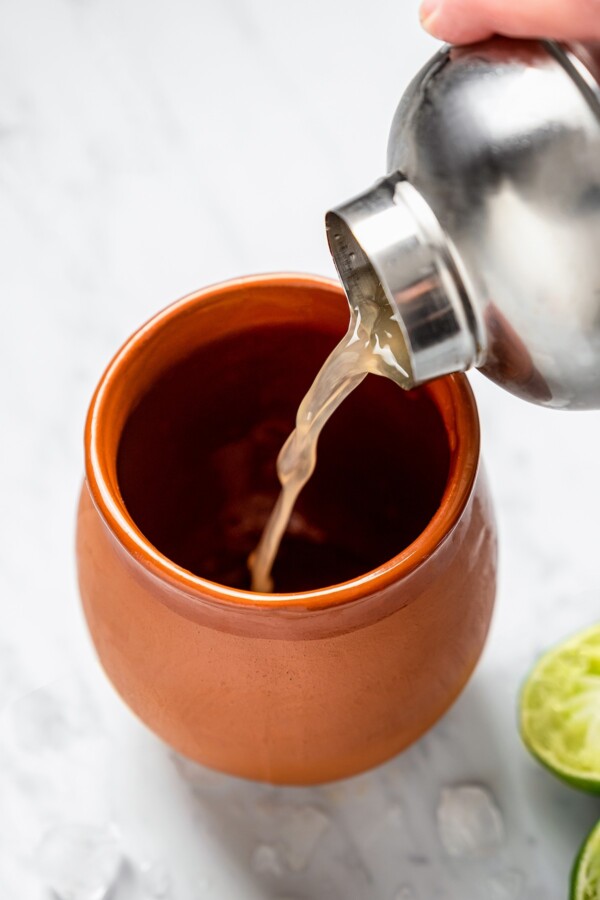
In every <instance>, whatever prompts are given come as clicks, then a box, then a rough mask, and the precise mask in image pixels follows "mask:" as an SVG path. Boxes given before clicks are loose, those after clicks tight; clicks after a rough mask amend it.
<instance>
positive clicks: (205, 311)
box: [77, 275, 496, 784]
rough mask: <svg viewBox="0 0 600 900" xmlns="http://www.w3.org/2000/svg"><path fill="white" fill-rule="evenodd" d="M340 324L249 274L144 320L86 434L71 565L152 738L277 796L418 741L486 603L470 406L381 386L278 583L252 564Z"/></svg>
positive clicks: (293, 282)
mask: <svg viewBox="0 0 600 900" xmlns="http://www.w3.org/2000/svg"><path fill="white" fill-rule="evenodd" d="M347 322H348V310H347V304H346V300H345V298H344V295H343V293H342V291H341V289H340V288H339V287H338V286H337V285H336V284H334V283H333V282H330V281H328V280H326V279H322V278H317V277H309V276H300V275H273V276H257V277H250V278H242V279H238V280H235V281H230V282H228V283H226V284H221V285H217V286H216V287H209V288H206V289H204V290H201V291H198V292H197V293H194V294H191V295H190V296H188V297H185V298H184V299H182V300H180V301H178V302H177V303H175V304H173V305H172V306H169V307H167V308H166V309H165V310H164V311H162V312H161V313H159V314H158V315H156V316H155V317H154V318H153V319H151V320H150V321H149V322H148V323H147V324H146V325H144V326H143V327H142V328H140V330H139V331H137V332H136V333H135V334H134V335H133V336H132V337H131V338H130V339H129V340H128V341H127V342H126V343H125V344H124V346H123V347H122V348H121V350H119V352H118V353H117V355H116V356H115V357H114V359H113V360H112V362H111V363H110V365H109V366H108V368H107V370H106V371H105V373H104V374H103V376H102V378H101V379H100V383H99V385H98V387H97V389H96V392H95V394H94V397H93V399H92V402H91V406H90V410H89V414H88V418H87V424H86V430H85V468H86V479H85V483H84V486H83V490H82V494H81V501H80V508H79V516H78V526H77V562H78V572H79V583H80V591H81V598H82V601H83V606H84V610H85V615H86V618H87V622H88V625H89V629H90V632H91V635H92V638H93V641H94V644H95V647H96V650H97V653H98V656H99V658H100V661H101V663H102V665H103V667H104V669H105V670H106V673H107V675H108V677H109V678H110V680H111V681H112V683H113V684H114V686H115V688H116V689H117V691H118V692H119V694H120V695H121V696H122V698H123V699H124V700H125V702H126V703H127V704H128V705H129V706H130V708H131V709H132V710H133V711H134V713H136V714H137V715H138V716H139V718H140V719H142V721H144V722H145V723H146V724H147V725H148V726H149V727H150V728H151V729H152V730H153V731H154V732H155V733H156V734H157V735H159V736H160V737H162V738H163V739H164V740H165V741H166V742H167V743H168V744H170V745H171V746H172V747H174V748H175V749H176V750H178V751H179V752H180V753H182V754H184V755H185V756H187V757H189V758H191V759H193V760H196V761H197V762H200V763H202V764H204V765H207V766H211V767H213V768H215V769H219V770H222V771H224V772H229V773H231V774H234V775H238V776H243V777H246V778H252V779H258V780H263V781H268V782H272V783H278V784H314V783H319V782H324V781H328V780H332V779H337V778H342V777H346V776H350V775H353V774H354V773H357V772H360V771H362V770H365V769H367V768H369V767H371V766H375V765H376V764H378V763H380V762H382V761H384V760H386V759H388V758H389V757H391V756H393V755H394V754H396V753H398V752H399V751H401V750H402V749H403V748H405V747H407V746H408V745H409V744H410V743H411V742H413V741H415V740H416V739H417V738H418V737H419V736H420V735H422V734H423V733H424V732H425V731H426V730H427V729H428V728H430V727H431V726H432V725H433V723H434V722H435V721H436V720H437V719H438V718H439V717H440V716H441V715H442V714H443V713H444V711H445V710H446V709H447V708H448V707H449V706H450V704H451V703H452V702H453V701H454V699H455V698H456V697H457V696H458V694H459V693H460V692H461V690H462V689H463V687H464V686H465V684H466V682H467V680H468V679H469V677H470V675H471V673H472V671H473V669H474V667H475V664H476V662H477V660H478V658H479V656H480V653H481V651H482V648H483V645H484V641H485V638H486V634H487V631H488V626H489V622H490V617H491V614H492V607H493V602H494V595H495V587H496V536H495V526H494V519H493V513H492V509H491V505H490V500H489V496H488V490H487V486H486V480H485V476H484V473H483V471H482V468H481V462H480V445H479V424H478V417H477V410H476V406H475V401H474V398H473V395H472V392H471V389H470V387H469V384H468V381H467V379H466V378H465V377H464V376H463V375H454V376H449V377H445V378H442V379H440V380H438V381H435V382H433V383H431V384H429V385H426V386H424V387H421V388H418V389H416V390H415V391H411V392H409V393H405V392H403V391H402V390H401V389H400V388H399V387H397V386H396V385H394V384H392V383H391V382H389V381H387V380H386V379H383V378H378V377H377V376H369V377H368V378H367V379H366V380H365V381H364V382H363V384H362V385H361V386H360V387H359V388H358V389H357V390H356V391H355V392H354V394H353V395H352V396H351V397H350V398H349V399H348V400H347V401H346V402H345V403H344V404H343V405H342V407H340V409H339V411H338V412H337V413H336V414H335V415H334V416H333V417H332V419H331V420H330V422H329V423H328V425H327V427H326V429H325V430H324V432H323V434H322V437H321V443H320V446H319V457H318V463H317V469H316V472H315V475H314V476H313V479H312V480H311V482H310V483H309V485H308V486H307V488H306V489H305V491H304V493H303V495H302V497H301V499H300V501H299V503H298V507H297V509H296V511H295V512H294V515H293V517H292V521H291V523H290V528H289V532H288V535H287V536H286V538H285V541H284V545H283V546H282V550H281V553H280V556H279V558H278V560H277V564H276V566H275V570H274V577H275V584H276V590H277V593H275V594H272V595H261V594H257V593H252V592H251V591H250V590H249V581H248V574H247V567H246V558H247V555H248V553H249V552H251V550H252V549H253V547H254V546H255V545H256V542H257V540H258V537H259V535H260V531H261V528H262V526H263V525H264V522H265V520H266V517H267V515H268V513H269V511H270V508H271V506H272V503H273V501H274V499H275V497H276V494H277V489H278V485H277V480H276V475H275V458H276V455H277V451H278V449H279V447H280V446H281V444H282V443H283V441H284V439H285V438H286V436H287V434H288V433H289V431H290V430H291V428H292V424H293V421H294V415H295V412H296V408H297V406H298V403H299V401H300V399H301V398H302V396H303V394H304V392H305V391H306V389H307V388H308V386H309V385H310V383H311V381H312V379H313V378H314V375H315V374H316V372H317V370H318V368H319V366H320V365H321V363H322V362H323V360H324V359H325V356H326V354H327V352H328V351H329V350H331V349H332V348H333V346H334V345H335V343H336V342H337V341H338V340H339V339H340V337H341V335H342V334H343V333H344V330H345V328H346V327H347Z"/></svg>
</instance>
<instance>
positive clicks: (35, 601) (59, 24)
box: [0, 0, 600, 900]
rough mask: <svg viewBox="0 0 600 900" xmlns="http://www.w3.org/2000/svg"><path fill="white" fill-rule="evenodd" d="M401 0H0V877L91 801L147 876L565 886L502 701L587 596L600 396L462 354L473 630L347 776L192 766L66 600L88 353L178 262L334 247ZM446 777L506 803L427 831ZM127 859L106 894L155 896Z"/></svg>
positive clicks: (170, 287) (367, 143)
mask: <svg viewBox="0 0 600 900" xmlns="http://www.w3.org/2000/svg"><path fill="white" fill-rule="evenodd" d="M415 6H416V4H415V3H413V2H409V0H371V2H366V0H363V2H359V0H303V2H300V0H286V2H276V0H262V2H261V0H227V2H223V0H221V2H219V0H193V2H192V0H189V2H187V0H170V2H168V3H167V2H166V0H165V2H160V0H146V2H142V0H128V2H118V0H28V2H20V0H4V2H3V3H2V19H1V21H2V28H1V29H0V84H1V86H2V87H1V90H0V237H1V242H0V246H1V260H0V285H1V296H2V300H1V304H2V307H1V309H2V327H1V329H0V342H1V343H0V366H1V371H2V388H1V390H0V404H1V422H2V440H1V442H0V454H1V457H0V458H1V462H2V464H1V467H0V497H1V510H2V513H1V517H0V528H1V540H0V612H1V620H0V621H1V626H0V708H1V710H2V712H1V717H0V897H1V898H2V900H43V898H47V897H48V896H49V894H48V892H47V891H46V890H45V889H44V887H43V885H42V884H41V881H40V879H39V877H38V875H37V873H36V867H35V862H34V860H35V846H36V845H37V843H38V841H39V840H40V838H41V837H42V835H43V834H44V833H45V832H46V830H47V829H48V828H49V827H52V826H53V825H56V824H59V825H60V824H61V823H62V824H69V823H75V824H77V823H87V824H91V825H100V826H102V825H105V824H109V823H113V824H114V825H115V826H116V827H117V828H118V829H119V832H120V835H121V838H120V839H121V841H122V844H123V847H124V850H125V851H126V853H127V854H128V856H129V857H130V858H131V859H132V860H133V861H134V863H135V864H137V863H140V862H144V861H146V862H147V861H156V862H157V863H158V864H160V865H164V866H165V867H166V868H167V870H168V873H169V877H170V887H169V896H170V897H171V898H172V900H200V898H217V900H254V898H296V900H301V898H311V900H330V898H331V900H336V898H340V900H362V898H368V900H395V898H396V897H407V898H408V897H413V896H414V898H416V900H438V898H439V900H441V898H447V900H482V898H484V900H487V898H490V900H494V898H500V900H502V898H504V900H515V898H517V897H519V898H535V900H538V898H539V900H561V898H564V897H565V896H566V884H567V877H568V870H569V867H570V864H571V861H572V859H573V856H574V854H575V851H576V849H577V847H578V845H579V843H580V842H581V840H582V838H583V836H584V834H585V833H586V831H587V830H588V828H589V827H590V826H591V825H592V823H593V822H594V821H595V820H596V818H597V817H598V816H600V802H599V801H598V799H594V798H590V797H587V796H583V795H580V794H577V793H575V792H573V791H571V790H569V789H568V788H566V787H563V786H562V785H561V784H559V783H557V782H556V781H554V780H553V779H552V777H551V776H550V775H548V774H547V773H545V772H544V771H542V770H541V769H540V768H538V767H537V766H536V764H535V763H534V762H533V761H532V760H531V759H530V758H529V756H528V755H527V754H526V752H525V751H524V750H523V749H522V747H521V744H520V741H519V738H518V736H517V731H516V725H515V708H516V695H517V690H518V686H519V683H520V681H521V679H522V677H523V675H524V673H525V672H526V671H527V669H528V667H529V666H530V665H531V663H532V661H533V659H534V658H535V655H536V654H537V653H538V651H540V650H541V649H542V648H544V647H545V646H547V645H548V644H549V643H551V642H553V641H555V640H557V639H559V638H561V637H562V636H564V635H566V634H568V633H569V632H572V631H574V630H577V629H578V628H579V627H582V626H585V625H587V624H589V623H590V622H592V621H593V620H594V619H595V618H598V614H599V612H600V552H599V536H600V525H599V521H598V518H599V517H598V508H599V501H600V472H599V467H598V453H599V447H600V414H592V413H589V414H579V415H575V414H561V413H550V412H544V411H540V410H536V409H534V408H531V407H528V406H526V405H524V404H522V403H520V402H518V401H516V400H514V399H512V398H511V397H509V396H504V395H503V394H502V393H501V392H500V391H499V390H497V389H496V388H494V387H493V386H491V385H488V384H487V383H484V381H483V379H481V378H479V377H477V376H476V377H474V378H473V383H474V385H475V388H476V391H477V394H478V399H479V403H480V409H481V417H482V422H483V433H484V445H485V455H486V459H487V466H488V471H489V474H490V478H491V483H492V488H493V492H494V497H495V502H496V508H497V513H498V519H499V526H500V540H501V552H502V555H501V583H500V591H499V597H498V606H497V613H496V616H495V620H494V624H493V628H492V633H491V636H490V640H489V644H488V646H487V649H486V652H485V655H484V658H483V660H482V662H481V664H480V666H479V668H478V670H477V672H476V675H475V677H474V678H473V680H472V682H471V684H470V686H469V688H468V689H467V691H466V692H465V694H464V695H463V696H462V697H461V699H460V700H459V701H458V702H457V704H456V705H455V707H454V708H453V709H452V710H451V711H450V713H449V714H448V715H447V716H446V717H445V718H444V720H443V721H442V722H440V724H439V725H438V726H437V727H436V728H435V729H434V730H433V731H432V732H431V733H430V734H428V735H427V736H426V737H425V738H424V739H423V740H422V741H421V742H420V743H419V744H418V745H417V746H415V747H413V748H412V749H411V750H409V751H408V752H406V753H405V754H404V755H402V756H401V757H399V758H398V759H395V760H393V761H392V762H390V763H389V764H387V765H386V766H383V767H382V768H381V769H379V770H377V771H374V772H371V773H368V774H366V775H364V776H361V777H359V778H356V779H353V780H351V781H349V782H346V783H342V784H338V785H334V786H329V787H323V788H318V789H311V790H275V789H272V788H269V787H265V786H256V785H253V784H249V783H244V782H239V781H236V780H234V779H229V778H227V777H224V776H220V775H215V774H212V773H210V772H205V771H202V770H199V769H192V770H190V768H189V767H186V766H185V765H183V764H182V762H181V761H179V760H176V759H175V758H174V757H173V755H172V754H171V753H170V752H169V750H168V749H167V748H165V747H164V746H162V745H161V744H160V743H159V742H158V741H157V740H156V739H155V738H154V737H153V736H152V735H151V734H149V733H148V732H147V731H146V730H145V729H144V727H143V726H141V725H140V724H139V723H138V722H137V721H136V720H135V719H134V718H133V717H132V715H131V714H130V713H129V712H128V711H127V710H126V709H125V708H124V707H123V705H122V704H121V702H120V701H119V700H118V699H117V697H116V696H115V695H114V694H113V692H112V689H111V688H110V687H109V686H108V685H107V684H106V681H105V679H104V677H103V675H102V673H101V671H100V669H99V667H98V665H97V663H96V661H95V658H94V656H93V652H92V649H91V646H90V643H89V640H88V637H87V634H86V631H85V627H84V624H83V621H82V617H81V613H80V610H79V605H78V599H77V593H76V587H75V578H74V563H73V552H72V543H73V524H74V512H75V503H76V496H77V491H78V487H79V481H80V477H81V471H82V451H81V431H82V424H83V419H84V414H85V410H86V405H87V402H88V399H89V397H90V394H91V391H92V389H93V386H94V384H95V382H96V380H97V378H98V376H99V374H100V372H101V369H102V367H103V365H104V364H105V362H106V361H107V359H108V357H109V356H110V354H112V352H113V351H114V350H115V349H116V347H117V346H118V345H119V344H120V343H121V341H122V340H123V339H124V338H125V337H126V336H127V335H128V334H129V333H130V332H131V331H132V330H133V328H134V327H135V326H137V325H138V324H139V323H140V322H141V321H142V320H144V319H145V318H147V317H148V316H150V315H151V314H152V313H153V312H154V311H156V310H157V309H158V308H159V307H161V306H163V305H165V304H166V303H167V302H169V301H170V300H172V299H175V298H176V297H178V296H179V295H181V294H183V293H185V292H187V291H189V290H191V289H193V288H196V287H199V286H201V285H204V284H207V283H210V282H214V281H217V280H220V279H224V278H227V277H230V276H235V275H240V274H245V273H248V272H258V271H268V270H281V269H288V270H289V269H292V270H294V269H296V270H305V271H315V272H322V273H327V274H332V265H331V262H330V260H329V258H328V252H327V249H326V243H325V239H324V233H323V226H322V216H323V212H324V210H325V209H326V208H327V207H328V206H329V205H331V204H333V203H336V202H339V201H341V200H344V199H346V198H347V197H348V196H350V195H352V194H353V193H354V192H355V191H357V190H359V189H362V188H363V187H365V186H366V185H367V184H368V183H370V182H371V181H372V180H374V179H375V178H376V177H377V176H378V175H380V174H383V163H384V157H385V144H386V136H387V128H388V124H389V121H390V118H391V115H392V113H393V110H394V107H395V103H396V101H397V99H398V97H399V95H400V92H401V90H402V88H403V86H404V85H405V84H406V82H407V80H408V79H409V77H410V75H411V73H412V72H413V71H414V70H415V69H416V67H417V66H418V65H419V64H420V63H421V62H423V61H424V60H425V59H426V57H427V55H428V54H429V52H430V51H431V50H432V49H433V43H432V42H431V41H429V39H427V38H426V37H425V36H423V35H422V34H421V33H420V31H419V28H418V26H417V22H416V9H415ZM462 782H478V783H481V782H483V783H484V784H486V785H488V786H489V787H490V789H491V790H492V791H493V793H494V795H495V797H496V799H497V802H498V805H499V807H500V809H501V811H502V814H503V817H504V822H505V830H506V835H505V840H504V843H503V844H502V845H501V846H500V847H499V848H498V849H497V850H496V851H494V852H492V853H491V855H490V856H488V857H487V858H485V859H482V860H480V861H479V860H476V861H473V860H463V859H453V858H450V857H448V856H447V855H446V854H445V852H444V850H443V847H442V845H441V843H440V839H439V837H438V833H437V830H436V826H435V809H436V806H437V803H438V799H439V794H440V791H441V789H442V788H443V787H444V786H447V785H452V784H456V783H462ZM313 844H314V846H312V845H313ZM263 845H265V846H267V848H268V847H272V846H274V847H275V851H274V852H273V851H271V850H269V849H265V846H263ZM134 863H132V864H131V865H130V868H129V872H128V877H127V878H125V880H124V882H123V883H122V884H121V886H120V887H119V889H118V890H117V891H116V892H115V893H114V895H113V896H114V898H116V900H132V898H142V900H143V898H146V900H147V898H149V897H150V896H151V892H150V891H149V889H143V888H142V887H141V885H140V883H139V879H137V881H136V877H135V870H134ZM126 874H127V873H126ZM404 888H406V890H404V891H403V889H404ZM409 888H410V889H412V893H411V891H410V890H409Z"/></svg>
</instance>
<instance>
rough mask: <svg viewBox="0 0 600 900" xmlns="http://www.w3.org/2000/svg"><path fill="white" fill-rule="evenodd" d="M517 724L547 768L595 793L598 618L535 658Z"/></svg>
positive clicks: (599, 719)
mask: <svg viewBox="0 0 600 900" xmlns="http://www.w3.org/2000/svg"><path fill="white" fill-rule="evenodd" d="M520 728H521V736H522V738H523V741H524V742H525V745H526V746H527V747H528V749H529V750H530V751H531V753H533V755H534V756H535V757H536V758H537V759H538V760H539V761H540V762H541V763H543V765H545V766H546V767H547V768H548V769H550V771H551V772H553V773H554V774H555V775H556V776H558V777H559V778H561V779H562V780H563V781H566V782H567V783H568V784H570V785H572V786H574V787H577V788H581V789H582V790H585V791H590V792H593V793H600V624H598V625H594V626H593V627H592V628H588V629H586V630H585V631H583V632H580V633H579V634H576V635H574V636H573V637H571V638H569V639H568V640H567V641H564V643H562V644H559V645H558V646H557V647H554V648H552V649H551V650H549V651H548V652H547V653H545V654H544V655H543V656H542V657H541V659H540V660H539V661H538V662H537V664H536V666H535V667H534V669H533V671H532V672H531V674H530V675H529V677H528V678H527V681H526V682H525V686H524V688H523V692H522V695H521V710H520ZM581 896H582V897H586V898H587V895H585V894H582V895H581ZM589 896H590V897H592V896H593V897H596V895H595V894H593V895H589ZM598 896H599V898H600V895H598Z"/></svg>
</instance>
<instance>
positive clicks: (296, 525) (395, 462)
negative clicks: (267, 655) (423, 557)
mask: <svg viewBox="0 0 600 900" xmlns="http://www.w3.org/2000/svg"><path fill="white" fill-rule="evenodd" d="M338 339H339V335H338V336H336V335H331V334H324V333H320V332H317V331H307V330H306V329H302V328H298V327H289V326H286V327H283V326H277V327H276V326H274V327H272V328H261V329H257V330H256V331H253V332H245V333H243V334H241V335H240V334H237V335H234V336H232V337H231V338H228V339H226V340H223V341H221V342H219V343H215V344H212V345H211V346H209V347H207V348H202V349H200V350H198V351H197V352H195V353H193V354H191V355H190V356H189V357H188V358H187V359H186V360H184V361H182V362H180V363H178V364H176V365H174V366H173V367H172V368H171V369H169V370H168V372H167V373H166V374H164V375H163V376H162V377H161V378H160V379H159V380H158V381H157V382H156V383H155V384H154V385H153V387H152V388H151V389H150V390H149V391H148V393H147V394H146V395H145V396H144V397H143V398H142V400H141V401H140V402H139V404H138V405H137V407H136V408H135V409H134V410H133V411H132V412H131V414H130V415H129V418H128V420H127V422H126V424H125V428H124V431H123V435H122V438H121V442H120V446H119V453H118V460H117V472H118V480H119V487H120V490H121V494H122V496H123V500H124V502H125V504H126V506H127V508H128V511H129V514H130V515H131V517H132V519H133V520H134V522H135V523H136V525H137V526H138V528H139V529H140V530H141V531H142V533H143V534H144V535H145V537H146V538H147V539H148V540H149V541H150V542H151V543H152V544H153V545H154V546H155V547H156V548H157V549H158V550H159V551H160V552H161V553H162V554H164V555H165V556H167V557H168V558H169V559H171V560H172V561H173V562H175V563H176V564H177V565H179V566H181V567H182V568H184V569H188V570H189V571H190V572H193V573H194V574H196V575H200V576H201V577H203V578H207V579H209V580H210V581H215V582H218V583H219V584H224V585H227V586H229V587H235V588H242V589H249V588H250V575H249V572H248V565H247V559H248V555H249V554H250V553H251V552H252V551H253V550H254V549H255V547H256V545H257V543H258V541H259V539H260V536H261V534H262V531H263V528H264V526H265V523H266V521H267V519H268V517H269V514H270V512H271V510H272V508H273V504H274V502H275V500H276V499H277V496H278V494H279V488H280V485H279V481H278V479H277V475H276V470H275V462H276V459H277V454H278V452H279V450H280V448H281V446H282V444H283V443H284V441H285V440H286V438H287V437H288V435H289V434H290V431H291V430H292V428H293V426H294V420H295V416H296V412H297V409H298V405H299V403H300V401H301V400H302V398H303V396H304V394H305V393H306V391H307V390H308V388H309V387H310V385H311V383H312V381H313V379H314V374H315V372H316V371H317V370H318V369H319V366H320V365H321V364H322V362H323V359H324V358H325V357H326V356H327V354H328V353H329V352H330V351H331V350H332V349H333V347H334V346H335V345H336V343H337V340H338ZM449 456H450V455H449V448H448V441H447V435H446V430H445V428H444V425H443V422H442V420H441V416H440V414H439V412H438V410H437V409H436V406H435V404H434V403H433V402H432V401H431V400H430V398H429V395H428V394H427V391H426V390H424V389H423V390H422V389H416V390H413V391H411V392H410V393H405V392H404V391H402V390H400V389H399V388H398V386H397V385H396V384H394V383H392V382H391V381H388V380H387V379H384V378H380V377H377V376H374V375H369V376H368V377H367V378H366V379H365V381H363V382H362V384H361V385H360V386H359V387H358V388H357V389H356V390H355V391H354V392H353V393H352V394H351V395H350V396H349V397H348V398H347V399H346V400H345V402H344V403H343V404H342V405H341V406H340V408H339V409H338V410H337V412H336V414H335V415H334V416H333V417H332V419H331V420H330V421H329V422H328V423H327V425H326V427H325V429H324V430H323V433H322V435H321V438H320V441H319V461H318V465H317V468H316V470H315V473H314V475H313V476H312V478H311V479H310V481H309V482H308V484H307V486H306V487H305V488H304V490H303V492H302V494H301V495H300V498H299V500H298V502H297V504H296V506H295V508H294V512H293V514H292V518H291V520H290V524H289V527H288V530H287V532H286V534H285V536H284V538H283V541H282V544H281V548H280V551H279V553H278V554H277V558H276V561H275V566H274V569H273V577H274V581H275V584H276V589H277V591H278V592H288V591H289V592H292V591H293V592H295V591H305V590H312V589H315V588H320V587H325V586H327V585H331V584H338V583H340V582H343V581H347V580H348V579H350V578H354V577H356V576H359V575H363V574H365V573H366V572H368V571H369V570H371V569H374V568H376V567H377V566H379V565H381V564H382V563H384V562H386V561H387V560H389V559H391V558H392V557H393V556H395V555H396V554H398V553H399V552H400V551H401V550H403V549H404V548H405V547H407V546H408V545H409V544H410V543H412V541H413V540H414V539H415V538H416V537H417V536H418V535H419V534H420V533H421V531H423V529H424V528H425V526H426V525H427V524H428V522H429V521H430V520H431V518H432V516H433V515H434V513H435V512H436V510H437V508H438V507H439V504H440V501H441V498H442V494H443V492H444V488H445V485H446V481H447V478H448V470H449Z"/></svg>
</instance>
